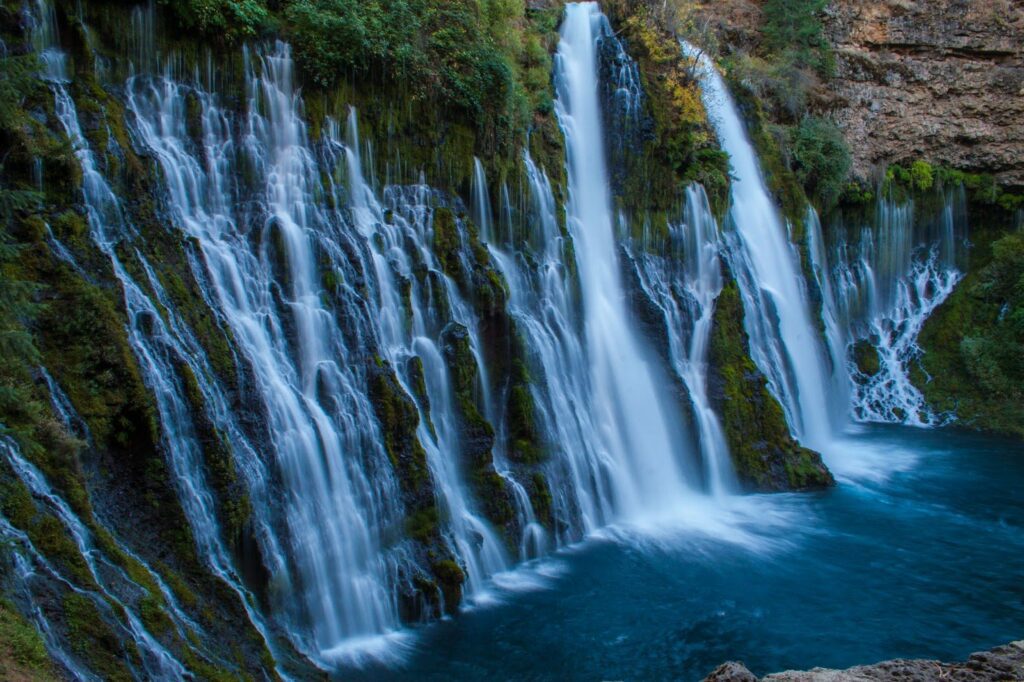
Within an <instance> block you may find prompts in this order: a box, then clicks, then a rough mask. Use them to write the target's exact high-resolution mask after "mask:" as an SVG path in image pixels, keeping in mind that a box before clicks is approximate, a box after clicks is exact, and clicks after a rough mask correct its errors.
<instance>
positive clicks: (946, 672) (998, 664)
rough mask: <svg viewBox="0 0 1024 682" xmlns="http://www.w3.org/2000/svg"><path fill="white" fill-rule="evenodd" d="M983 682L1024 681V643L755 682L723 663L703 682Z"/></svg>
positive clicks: (739, 668)
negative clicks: (963, 655) (960, 657)
mask: <svg viewBox="0 0 1024 682" xmlns="http://www.w3.org/2000/svg"><path fill="white" fill-rule="evenodd" d="M759 679H760V680H761V682H869V681H870V682H886V681H889V680H893V681H895V680H899V681H900V682H926V681H928V680H951V681H952V682H982V681H983V680H985V681H987V680H1006V681H1010V680H1024V641H1019V642H1012V643H1010V644H1007V645H1006V646H1000V647H996V648H995V649H992V650H991V651H983V652H980V653H975V654H971V656H970V658H968V659H967V661H965V662H963V663H942V662H939V661H930V660H906V659H896V660H893V661H885V662H882V663H876V664H874V665H861V666H857V667H855V668H848V669H846V670H830V669H827V668H814V669H812V670H806V671H797V670H787V671H786V672H781V673H774V674H771V675H767V676H765V677H763V678H758V677H757V676H756V675H754V674H753V673H752V672H750V671H749V670H748V669H747V668H746V666H744V665H743V664H742V663H736V662H734V661H730V662H729V663H724V664H722V665H720V666H719V667H718V668H716V669H715V670H714V672H712V673H711V674H710V675H708V676H707V677H706V678H705V679H704V682H758V680H759Z"/></svg>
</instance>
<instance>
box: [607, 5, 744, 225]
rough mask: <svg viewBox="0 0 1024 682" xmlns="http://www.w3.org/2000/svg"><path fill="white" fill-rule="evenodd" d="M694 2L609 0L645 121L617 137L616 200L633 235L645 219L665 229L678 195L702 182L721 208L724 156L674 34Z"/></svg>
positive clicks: (688, 24) (687, 22)
mask: <svg viewBox="0 0 1024 682" xmlns="http://www.w3.org/2000/svg"><path fill="white" fill-rule="evenodd" d="M691 9H692V3H689V2H669V3H664V2H660V1H659V2H654V1H646V0H641V1H639V2H628V1H625V0H615V1H613V2H610V3H608V6H607V7H606V10H607V11H608V12H609V14H610V16H611V19H612V21H613V22H615V25H616V28H618V29H619V31H618V34H619V35H620V37H621V38H622V39H623V41H624V43H625V46H626V49H627V51H628V52H629V54H630V56H632V57H633V58H634V59H635V60H636V63H637V67H638V70H639V74H640V80H641V85H642V89H643V94H644V97H643V113H642V114H641V116H642V117H643V120H641V121H640V122H639V124H638V125H635V126H632V128H633V129H632V130H628V131H623V132H622V134H623V136H624V144H622V145H621V147H622V149H621V150H620V153H621V156H622V157H623V158H621V159H617V160H616V161H615V163H616V165H617V171H616V177H617V178H619V180H616V184H621V187H616V194H617V195H618V196H619V200H620V201H621V202H622V204H623V205H624V206H625V208H626V209H627V210H628V211H630V212H632V213H633V214H634V215H633V216H632V218H633V220H632V221H631V222H632V224H634V225H635V226H637V227H638V228H639V227H640V226H641V225H643V223H644V222H645V218H647V217H648V216H650V215H652V214H657V215H655V218H654V222H655V223H658V224H664V223H665V220H664V219H663V216H664V215H665V214H666V213H671V212H674V211H675V210H677V209H678V207H677V206H676V205H675V202H676V200H677V199H678V197H680V196H681V195H682V191H681V190H682V188H683V187H685V186H686V185H688V184H690V183H692V182H700V183H702V184H703V185H704V187H705V189H706V190H707V191H708V195H709V198H710V199H711V201H712V204H713V205H714V206H715V207H716V208H718V209H724V205H725V197H726V196H727V195H728V167H729V165H728V157H727V156H726V155H725V154H724V153H722V152H721V150H720V148H719V145H718V142H717V140H716V139H715V136H714V133H713V131H712V129H711V126H710V124H709V122H708V117H707V111H706V110H705V108H704V103H703V100H702V98H701V91H700V85H699V82H698V79H697V77H696V74H695V72H694V69H693V66H694V64H693V63H691V62H689V61H687V60H685V59H683V58H682V56H681V49H680V45H679V39H678V35H679V34H681V33H683V32H686V31H689V30H691V29H692V26H693V22H694V21H695V20H694V19H693V16H694V15H693V14H692V12H691Z"/></svg>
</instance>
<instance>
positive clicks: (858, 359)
mask: <svg viewBox="0 0 1024 682" xmlns="http://www.w3.org/2000/svg"><path fill="white" fill-rule="evenodd" d="M852 350H853V361H854V363H855V364H856V365H857V371H859V372H860V373H861V374H863V375H864V376H866V377H873V376H875V375H876V374H878V371H879V370H880V369H881V368H882V363H881V359H880V358H879V357H878V350H877V349H876V348H875V346H874V345H873V344H872V343H871V342H870V341H868V340H867V339H860V340H859V341H857V342H856V343H855V344H853V349H852Z"/></svg>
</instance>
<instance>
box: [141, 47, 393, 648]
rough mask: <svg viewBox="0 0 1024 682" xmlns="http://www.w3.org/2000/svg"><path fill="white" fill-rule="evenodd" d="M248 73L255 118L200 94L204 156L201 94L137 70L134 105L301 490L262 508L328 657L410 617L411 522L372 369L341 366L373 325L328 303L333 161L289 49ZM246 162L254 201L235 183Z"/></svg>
mask: <svg viewBox="0 0 1024 682" xmlns="http://www.w3.org/2000/svg"><path fill="white" fill-rule="evenodd" d="M247 82H248V97H249V100H248V105H247V115H246V116H245V117H244V118H242V119H241V120H236V119H235V116H234V114H233V113H232V112H230V111H228V110H226V109H224V108H222V107H221V106H220V105H219V104H218V102H217V98H216V97H215V96H214V95H212V94H209V93H204V92H201V91H199V92H197V93H194V94H195V95H196V96H197V97H198V98H199V101H200V105H201V120H202V139H201V141H200V142H201V148H200V149H199V150H197V151H195V152H193V151H192V149H193V147H192V145H191V144H190V139H189V136H188V132H187V130H186V127H187V122H186V117H185V112H186V107H187V102H186V97H187V96H188V95H189V94H190V93H191V90H190V89H189V88H187V87H185V86H182V85H180V84H179V83H178V82H177V81H176V80H175V79H174V78H172V77H171V76H170V75H169V74H167V75H164V76H162V77H157V78H143V77H138V78H135V79H133V80H132V81H131V82H130V83H129V107H130V109H131V110H132V111H133V113H134V114H135V116H136V121H137V125H138V130H139V132H140V137H141V139H142V141H143V143H144V144H145V146H146V147H147V148H148V149H149V150H150V152H151V153H152V154H153V155H154V156H155V157H156V159H157V160H158V161H159V163H160V165H161V167H162V169H163V174H164V177H165V178H166V182H167V185H168V190H169V192H168V195H169V203H170V208H171V210H172V216H173V220H174V222H175V224H176V225H178V226H179V227H180V228H181V229H183V230H184V231H185V232H186V233H187V234H189V235H190V236H192V237H194V238H195V239H196V240H197V243H198V245H199V249H200V252H201V258H198V259H197V260H196V263H195V265H196V267H198V268H200V270H199V271H198V272H196V273H195V274H196V276H197V280H199V281H207V282H209V286H210V289H211V291H210V292H209V294H208V295H209V298H210V299H211V302H212V304H213V305H214V306H215V308H216V309H217V310H219V311H220V313H221V314H222V315H223V316H224V319H225V320H226V321H227V323H228V325H229V326H230V328H231V330H232V332H233V337H234V339H235V341H236V343H237V344H238V347H239V350H240V351H241V354H242V356H243V357H244V358H245V359H246V360H247V363H248V366H249V367H250V368H251V370H252V371H253V373H254V374H255V377H256V385H257V387H258V391H257V392H258V396H257V398H258V400H259V402H260V403H261V407H262V409H263V411H264V413H265V415H266V420H267V424H266V429H267V434H266V437H267V438H268V440H269V442H270V445H271V448H272V452H273V463H274V465H275V466H276V467H277V468H278V470H279V471H280V474H281V476H282V477H283V479H284V485H285V489H286V490H288V491H290V492H289V494H288V495H287V496H286V497H285V498H284V501H283V503H282V505H281V506H283V510H282V511H281V515H282V516H283V520H282V519H276V518H274V517H273V513H274V510H275V508H276V505H273V504H270V503H267V505H266V510H256V513H257V514H263V515H265V521H264V523H265V527H266V529H267V531H266V533H265V536H264V540H265V544H267V545H273V546H274V547H282V548H284V547H286V548H287V551H286V552H285V554H286V557H284V558H282V560H280V561H276V562H274V563H275V564H276V565H277V568H278V574H277V575H276V576H274V582H275V583H276V584H278V585H280V586H281V594H280V595H278V599H280V600H282V603H280V604H278V608H280V609H282V610H284V611H285V612H286V613H288V614H289V615H288V619H289V620H290V621H291V622H292V623H293V628H294V629H295V632H294V633H293V637H294V638H295V639H296V640H297V643H298V644H299V645H300V646H301V648H302V649H303V650H305V651H307V652H308V653H310V654H311V655H312V656H314V657H315V658H319V657H324V658H328V659H329V658H331V656H332V649H334V647H336V646H337V645H339V643H341V642H342V641H344V640H347V639H352V638H366V637H371V636H375V635H379V634H381V633H386V632H388V631H390V630H393V629H394V628H396V627H397V625H398V614H397V606H396V604H395V601H394V593H395V580H396V570H397V569H396V566H397V564H399V563H401V561H402V548H401V547H400V546H399V547H394V548H392V549H391V550H390V551H386V550H385V548H383V547H382V546H381V545H380V537H381V536H382V534H383V529H384V528H385V527H387V526H391V525H394V524H395V523H397V519H398V518H399V514H400V509H399V507H398V504H397V500H398V499H399V495H398V493H397V490H396V487H397V484H396V482H395V481H394V479H393V477H391V476H390V475H387V474H384V473H382V472H386V471H388V466H387V465H386V464H385V462H386V454H385V453H384V452H383V447H382V445H381V442H382V438H381V436H380V434H379V430H378V428H377V425H376V420H375V418H374V417H373V412H372V406H371V404H370V402H369V399H368V398H367V395H366V392H365V390H364V388H363V383H364V378H363V377H362V376H360V374H359V372H358V370H357V369H356V365H355V363H347V362H338V360H339V359H341V358H355V357H358V356H359V354H358V352H357V351H356V350H355V349H354V348H353V344H360V343H362V342H363V341H364V340H365V339H366V338H369V337H372V331H371V330H368V329H360V328H359V327H358V325H357V323H356V322H353V324H352V326H353V327H354V328H353V329H350V330H348V332H349V333H348V334H346V333H345V330H343V329H342V328H340V327H339V326H338V323H337V319H338V318H337V316H336V315H335V312H334V311H333V310H332V309H331V308H330V307H329V306H328V305H326V304H325V303H324V297H323V284H322V278H321V273H320V265H319V263H320V262H322V261H324V260H326V261H327V262H328V264H329V267H330V268H331V269H332V270H334V269H336V270H338V271H341V272H344V271H345V270H348V269H350V266H349V265H348V264H347V263H344V262H342V260H341V257H339V246H340V244H339V243H338V242H337V241H335V239H336V238H338V241H342V240H343V239H344V235H340V234H338V232H337V225H336V223H334V222H332V217H331V216H330V215H328V214H327V213H326V211H325V209H324V207H323V204H322V203H321V202H320V201H318V200H317V199H316V197H315V196H314V192H315V191H318V190H319V169H318V167H317V164H316V159H315V158H314V156H313V154H312V152H311V149H310V146H309V142H308V140H307V137H306V131H305V125H304V123H303V122H302V119H301V112H300V101H299V99H298V97H297V96H296V94H295V93H294V92H293V89H292V62H291V57H290V54H289V51H288V48H287V47H286V46H283V45H279V46H278V47H277V49H276V50H275V51H273V52H271V53H269V54H267V55H265V56H256V57H255V58H250V60H249V67H248V75H247ZM243 168H247V169H248V172H249V175H250V177H251V178H252V193H253V194H252V196H251V197H249V196H246V195H244V194H243V192H244V190H243V189H241V188H239V186H238V183H237V182H236V181H235V178H236V177H238V175H240V174H241V173H242V171H243ZM250 226H251V227H250ZM250 231H251V232H250ZM356 347H358V346H356ZM233 445H237V441H235V442H233ZM235 449H236V450H237V449H238V448H237V447H236V448H235ZM360 460H364V461H365V464H362V463H361V461H360ZM254 506H255V505H254ZM282 521H283V523H282ZM265 553H268V552H265ZM270 554H271V556H273V553H272V552H270ZM289 585H290V587H288V586H289ZM295 594H299V595H301V596H302V599H301V601H295V600H294V598H293V597H294V595H295ZM306 632H308V633H310V634H309V637H310V638H311V641H308V642H307V641H305V639H306V635H304V634H301V633H306ZM335 653H337V652H335Z"/></svg>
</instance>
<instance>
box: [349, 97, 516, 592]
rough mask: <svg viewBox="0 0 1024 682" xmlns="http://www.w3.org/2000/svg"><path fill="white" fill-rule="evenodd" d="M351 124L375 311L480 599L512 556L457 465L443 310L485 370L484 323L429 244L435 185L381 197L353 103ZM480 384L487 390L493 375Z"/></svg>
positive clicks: (355, 189) (352, 172) (393, 190)
mask: <svg viewBox="0 0 1024 682" xmlns="http://www.w3.org/2000/svg"><path fill="white" fill-rule="evenodd" d="M346 128H347V137H348V139H347V141H346V143H342V141H341V140H339V139H338V131H337V128H336V127H335V128H333V129H330V131H329V135H330V136H331V137H332V146H333V148H334V149H336V150H341V152H342V153H343V155H344V158H345V164H346V167H347V170H348V182H349V184H348V189H349V194H350V197H351V210H352V215H353V219H354V222H355V224H356V226H357V228H358V229H359V230H360V232H361V233H362V234H363V235H364V236H365V237H366V238H368V239H369V241H370V244H371V248H372V263H373V265H372V267H373V270H374V272H375V273H376V280H377V283H378V286H379V294H378V299H377V302H376V305H377V316H376V317H377V319H378V320H380V330H381V342H382V348H383V350H384V351H385V352H386V353H387V354H388V358H389V360H390V361H391V364H392V366H394V367H395V368H396V370H397V372H398V375H399V380H400V382H401V383H402V384H403V387H405V388H406V391H407V393H409V394H410V395H411V396H414V398H415V399H416V402H417V408H418V410H419V412H420V425H419V429H418V430H417V436H418V437H419V440H420V442H421V443H422V444H423V447H424V448H425V449H426V451H427V460H428V463H429V465H430V469H431V473H432V474H433V478H434V481H435V485H437V487H438V488H439V492H438V496H439V498H440V501H441V503H442V504H444V505H445V507H446V511H447V517H448V518H449V519H450V524H449V527H448V534H449V539H450V541H451V542H452V543H453V545H454V547H455V549H456V552H457V554H458V556H459V557H461V558H462V560H463V562H464V568H465V569H466V577H467V583H468V585H467V592H468V596H469V597H470V598H481V597H483V596H485V585H484V580H485V579H486V578H488V577H490V576H492V575H493V574H495V573H496V572H498V571H500V570H502V569H504V568H506V567H507V565H508V562H507V559H506V557H505V555H504V550H503V549H502V546H501V542H500V541H499V539H498V537H497V535H496V534H495V532H494V531H493V529H491V528H490V527H489V525H488V524H487V522H486V521H485V520H484V519H483V518H482V516H481V515H480V514H479V512H478V511H477V509H476V508H475V504H474V502H473V500H472V499H471V497H470V495H469V494H468V491H467V490H466V486H465V484H464V482H463V478H462V476H463V472H461V471H460V468H459V467H458V461H459V459H460V451H461V450H460V449H461V447H462V445H463V444H461V443H460V439H459V433H458V426H457V423H456V422H457V418H456V406H455V396H454V394H453V391H452V386H451V383H452V382H451V377H450V376H449V370H448V367H447V365H446V363H445V361H444V359H443V356H444V354H443V351H442V348H441V337H442V336H443V334H444V332H445V329H446V328H449V327H447V325H446V324H445V320H444V319H443V318H442V316H441V313H442V312H443V311H448V312H449V313H450V315H451V317H452V320H451V323H452V324H455V325H458V326H460V327H461V328H462V329H465V330H466V332H467V334H468V335H469V338H470V345H471V348H472V349H473V354H474V356H475V360H476V362H477V365H478V367H479V368H480V370H481V372H483V371H484V364H483V363H482V362H481V357H482V352H481V350H480V340H479V338H478V336H477V334H476V330H477V327H478V324H477V321H476V319H475V317H474V315H473V313H472V311H471V308H470V307H469V306H468V304H467V303H466V302H465V301H463V300H462V297H461V296H460V295H459V293H458V288H457V287H456V285H455V283H454V282H452V280H451V278H450V277H449V276H447V275H445V274H444V273H443V268H442V267H441V266H440V264H439V263H438V262H437V260H436V257H435V254H434V253H433V251H432V250H431V248H430V245H429V244H430V242H429V240H430V238H431V237H432V219H433V214H432V212H431V211H430V210H429V208H428V206H429V204H430V199H431V194H432V192H431V190H430V188H429V187H427V186H426V185H425V184H420V185H417V186H413V187H410V188H402V187H396V186H391V187H389V188H388V189H386V190H385V198H384V199H385V200H384V203H383V204H382V203H381V202H379V201H378V200H377V198H376V196H375V195H374V193H373V191H372V190H371V189H370V187H369V185H368V184H367V183H366V180H365V179H364V176H363V170H362V160H361V158H360V154H359V128H358V125H357V119H356V112H355V110H354V109H353V110H351V111H350V113H349V117H348V122H347V126H346ZM481 173H482V169H481ZM482 191H486V189H484V190H482ZM385 206H386V207H387V209H388V210H389V211H390V219H388V218H387V217H386V216H385ZM463 236H464V235H463ZM409 245H412V248H409ZM421 266H424V267H426V268H427V269H428V270H429V271H430V272H431V273H433V279H427V280H425V282H424V284H423V285H421V284H420V283H419V281H418V279H417V277H416V276H415V274H414V271H415V270H416V269H417V268H419V267H421ZM401 283H407V284H408V286H409V293H408V297H409V298H408V302H407V303H405V302H403V300H402V298H403V296H402V294H401V291H400V284H401ZM413 358H418V359H419V360H420V362H421V363H422V366H423V370H424V375H425V379H426V381H425V384H426V389H427V391H426V393H427V395H426V401H424V400H423V399H422V398H420V397H418V396H416V393H417V392H416V391H413V390H411V387H412V385H413V379H412V377H411V376H410V375H409V367H410V360H411V359H413ZM480 384H481V386H480V388H481V389H482V390H483V391H484V393H485V394H486V392H487V385H488V382H487V379H486V376H484V377H483V378H482V379H481V381H480ZM484 402H485V409H486V404H487V403H490V402H491V401H490V399H489V398H487V397H486V395H485V398H484ZM428 406H429V407H428Z"/></svg>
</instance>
